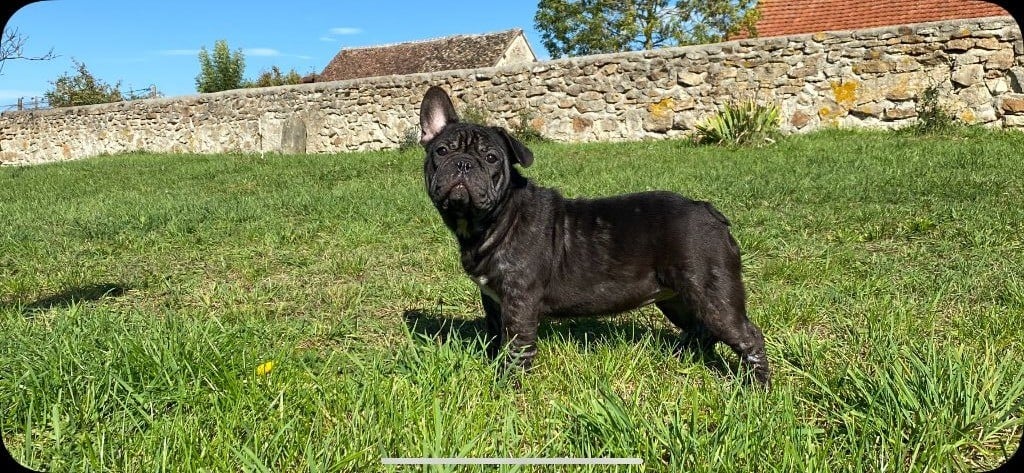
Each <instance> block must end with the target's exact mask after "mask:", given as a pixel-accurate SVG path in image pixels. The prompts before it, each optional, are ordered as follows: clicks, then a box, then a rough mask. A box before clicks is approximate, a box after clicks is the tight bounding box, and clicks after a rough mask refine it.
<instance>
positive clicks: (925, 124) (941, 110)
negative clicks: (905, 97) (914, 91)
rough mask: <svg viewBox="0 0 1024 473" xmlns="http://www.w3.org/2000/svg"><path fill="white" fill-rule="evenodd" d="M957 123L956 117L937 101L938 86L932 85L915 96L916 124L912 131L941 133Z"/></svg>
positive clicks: (921, 133) (923, 133) (922, 133)
mask: <svg viewBox="0 0 1024 473" xmlns="http://www.w3.org/2000/svg"><path fill="white" fill-rule="evenodd" d="M957 125H958V123H957V120H956V117H954V116H953V114H952V113H950V112H949V111H948V110H947V109H946V108H945V107H943V106H942V105H941V104H940V103H939V88H938V87H936V86H934V85H932V86H929V87H928V88H927V89H924V91H923V92H921V95H920V96H918V98H917V124H916V125H914V128H913V129H914V132H915V133H917V134H919V135H925V134H930V133H943V132H948V131H950V130H952V129H953V128H954V127H956V126H957Z"/></svg>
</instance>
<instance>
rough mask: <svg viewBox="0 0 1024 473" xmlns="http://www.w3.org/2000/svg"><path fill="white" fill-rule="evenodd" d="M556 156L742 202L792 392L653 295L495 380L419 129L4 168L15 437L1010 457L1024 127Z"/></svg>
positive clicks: (724, 463) (711, 463)
mask: <svg viewBox="0 0 1024 473" xmlns="http://www.w3.org/2000/svg"><path fill="white" fill-rule="evenodd" d="M533 149H534V151H535V153H536V155H537V158H536V162H535V164H534V166H533V167H531V168H529V169H528V170H527V172H526V174H528V175H529V176H530V177H532V178H534V179H536V180H537V181H538V182H539V183H541V184H543V185H548V186H555V187H558V188H560V189H562V190H563V192H564V194H566V195H567V196H570V197H574V196H598V195H609V194H616V193H624V192H631V191H641V190H647V189H669V190H674V191H678V192H680V193H682V194H684V195H687V196H690V197H693V198H697V199H702V200H710V201H712V202H714V203H715V205H716V206H717V207H718V208H719V209H721V210H722V211H723V212H724V213H725V214H726V215H728V216H729V217H730V219H731V220H732V221H733V230H734V233H735V235H736V237H737V239H738V240H739V242H740V245H741V246H742V247H743V249H744V260H743V263H744V271H745V273H744V274H745V280H746V283H747V288H748V291H749V312H750V316H751V318H752V319H753V320H754V321H755V323H757V324H758V325H760V327H761V328H762V329H763V331H764V334H765V337H766V339H767V343H768V352H769V356H770V357H771V360H772V362H773V367H774V370H775V378H774V386H773V389H772V390H771V391H769V392H763V391H761V390H758V389H754V388H752V387H751V386H748V385H745V384H743V383H742V382H741V381H740V380H739V379H737V378H736V377H734V375H733V373H732V369H734V367H735V357H734V355H733V354H732V353H731V352H730V351H729V350H728V349H727V348H726V347H719V353H720V354H721V355H722V359H721V360H701V359H695V358H694V357H693V356H691V355H690V354H689V353H685V352H684V353H682V354H678V355H677V354H674V348H675V340H676V337H677V333H676V331H675V330H674V329H673V328H672V326H671V325H670V324H669V323H668V322H667V320H664V319H663V317H662V316H661V315H660V313H658V311H657V310H656V309H654V308H644V309H642V310H638V311H634V312H630V313H627V314H623V315H621V316H619V317H615V318H598V319H587V320H576V321H564V322H551V323H544V324H543V325H542V327H541V339H540V346H539V354H538V357H537V362H538V366H537V368H536V369H535V370H534V371H532V372H531V373H530V374H529V375H527V376H526V378H525V379H524V382H523V387H522V388H521V389H519V390H515V389H512V388H511V387H510V385H509V383H508V382H507V380H501V379H497V380H496V379H495V374H494V369H493V367H492V366H490V365H488V363H487V361H486V360H485V356H484V353H483V350H482V348H481V345H480V343H479V336H482V333H483V325H482V323H480V318H481V317H482V315H481V313H482V310H481V308H480V307H479V295H478V292H477V290H476V287H475V286H474V285H473V283H472V282H470V281H469V280H468V279H467V278H466V277H465V276H464V275H463V274H462V272H461V268H460V267H459V263H458V255H457V251H456V246H455V242H454V239H453V237H452V236H451V235H449V234H448V231H447V230H446V229H445V228H444V226H443V225H442V223H441V220H440V218H439V217H438V215H437V214H436V212H435V210H434V209H433V207H432V206H431V204H430V203H429V201H428V199H427V197H426V194H425V191H424V190H423V178H422V175H421V166H422V152H421V151H420V150H410V151H406V152H375V153H357V154H345V155H331V156H266V157H259V156H239V155H218V156H195V155H153V154H135V155H124V156H110V157H99V158H94V159H88V160H83V161H77V162H69V163H63V164H55V165H43V166H35V167H18V168H2V169H0V331H2V333H3V335H2V336H0V366H2V367H3V369H2V372H0V373H2V374H0V409H2V411H0V413H2V415H0V427H2V433H3V437H4V439H5V441H6V443H7V446H8V448H9V449H10V450H11V451H12V453H13V454H14V456H15V458H18V459H19V460H20V461H21V462H22V463H24V464H26V465H28V466H30V467H33V468H36V469H44V470H48V471H54V472H56V471H105V470H112V471H131V472H153V471H174V472H177V471H198V470H203V471H239V470H244V471H376V470H384V471H393V470H399V471H422V470H421V469H420V468H418V467H391V466H384V465H382V464H381V461H380V460H381V458H382V457H420V456H436V457H453V456H473V457H598V456H602V457H639V458H642V459H643V461H644V464H643V466H642V467H635V466H634V467H618V468H617V469H615V468H613V467H607V466H603V467H593V468H585V467H550V468H547V469H544V471H573V472H575V471H590V470H592V471H612V470H614V471H640V470H641V469H642V470H646V471H679V470H685V471H816V472H817V471H868V472H879V471H924V470H938V471H946V470H950V469H953V470H972V469H981V468H984V467H992V466H994V465H996V464H998V463H1000V462H1001V461H1002V460H1003V459H1004V458H1005V457H1006V456H1007V455H1008V454H1010V453H1012V451H1013V450H1014V449H1015V448H1016V443H1017V440H1018V438H1019V436H1020V435H1021V432H1022V429H1024V403H1022V399H1024V363H1021V360H1022V359H1024V345H1022V342H1024V337H1022V335H1024V258H1022V257H1021V255H1022V254H1024V238H1022V234H1024V172H1022V164H1021V163H1022V162H1021V152H1022V150H1024V134H1021V133H1000V132H984V131H978V130H968V131H961V132H959V133H958V134H955V135H952V136H943V137H917V136H913V135H910V134H902V133H882V132H878V133H867V132H846V131H827V132H822V133H817V134H813V135H808V136H796V137H790V138H787V139H784V140H783V141H781V142H780V143H777V144H775V145H773V146H770V147H766V148H761V149H738V150H730V149H726V148H717V147H695V146H693V145H691V144H689V143H686V142H678V141H662V142H638V143H626V144H585V145H564V144H541V145H535V146H534V147H533ZM266 361H273V362H274V365H273V369H272V371H270V373H269V374H262V375H261V374H257V373H256V369H257V367H258V366H260V365H261V364H262V363H264V362H266ZM452 469H453V470H459V471H463V470H467V469H469V468H465V467H459V468H454V467H453V468H452ZM470 470H472V471H493V470H494V468H490V469H488V468H476V469H470ZM500 470H501V471H537V469H536V468H534V467H522V468H515V467H501V468H500Z"/></svg>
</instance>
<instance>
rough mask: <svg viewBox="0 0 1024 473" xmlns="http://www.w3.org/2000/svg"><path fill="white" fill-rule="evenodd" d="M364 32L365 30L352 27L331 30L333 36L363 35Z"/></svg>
mask: <svg viewBox="0 0 1024 473" xmlns="http://www.w3.org/2000/svg"><path fill="white" fill-rule="evenodd" d="M362 32H363V30H362V29H360V28H352V27H349V26H342V27H339V28H331V34H334V35H349V34H359V33H362Z"/></svg>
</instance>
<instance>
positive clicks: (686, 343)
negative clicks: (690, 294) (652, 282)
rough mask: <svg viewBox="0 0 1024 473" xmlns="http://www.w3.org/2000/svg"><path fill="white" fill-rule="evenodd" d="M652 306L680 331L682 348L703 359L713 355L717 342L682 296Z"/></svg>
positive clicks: (691, 305)
mask: <svg viewBox="0 0 1024 473" xmlns="http://www.w3.org/2000/svg"><path fill="white" fill-rule="evenodd" d="M654 305H656V306H658V309H660V310H661V312H662V313H663V314H665V317H667V318H668V320H669V321H671V322H672V323H673V324H674V325H675V326H676V327H679V328H680V329H682V331H683V333H682V334H681V337H680V342H681V344H682V346H683V347H685V348H687V349H690V350H692V351H693V352H694V353H696V354H698V355H701V356H703V357H708V356H710V355H712V354H714V351H715V344H716V343H718V340H716V339H715V337H713V336H712V335H711V332H710V331H708V328H707V327H705V326H704V324H703V323H701V321H700V319H698V318H697V313H696V312H695V311H694V309H693V304H691V303H690V302H688V301H687V300H686V299H684V298H683V296H681V295H676V296H675V297H672V298H670V299H666V300H663V301H660V302H655V304H654Z"/></svg>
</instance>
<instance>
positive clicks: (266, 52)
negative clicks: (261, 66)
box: [242, 48, 281, 56]
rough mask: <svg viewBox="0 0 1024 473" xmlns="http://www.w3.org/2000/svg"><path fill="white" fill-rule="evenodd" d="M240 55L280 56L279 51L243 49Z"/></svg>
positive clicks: (271, 49)
mask: <svg viewBox="0 0 1024 473" xmlns="http://www.w3.org/2000/svg"><path fill="white" fill-rule="evenodd" d="M242 54H245V55H246V56H280V55H281V51H278V50H276V49H273V48H245V49H243V50H242Z"/></svg>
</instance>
